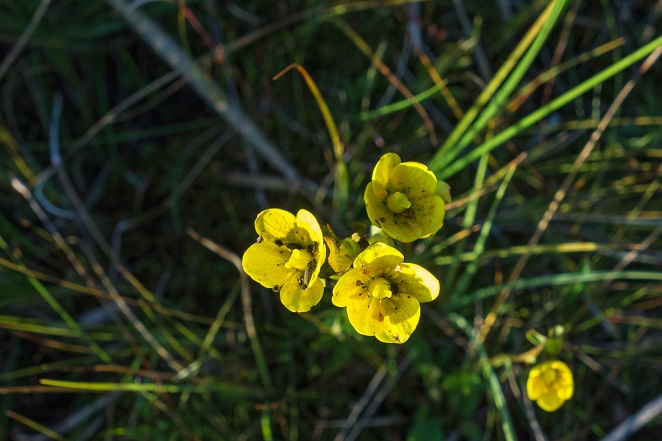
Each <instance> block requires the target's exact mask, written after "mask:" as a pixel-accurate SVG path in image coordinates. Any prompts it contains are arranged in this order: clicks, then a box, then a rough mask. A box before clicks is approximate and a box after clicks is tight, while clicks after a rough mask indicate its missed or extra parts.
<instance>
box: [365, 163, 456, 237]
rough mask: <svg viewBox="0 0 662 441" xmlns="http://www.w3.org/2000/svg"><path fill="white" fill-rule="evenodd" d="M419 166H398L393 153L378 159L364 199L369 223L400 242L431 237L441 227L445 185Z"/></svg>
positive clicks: (422, 166) (407, 164) (446, 192)
mask: <svg viewBox="0 0 662 441" xmlns="http://www.w3.org/2000/svg"><path fill="white" fill-rule="evenodd" d="M439 184H441V185H438V183H437V177H436V176H435V175H434V173H432V172H431V171H430V170H428V168H427V167H426V166H425V165H424V164H421V163H419V162H401V161H400V157H399V156H398V155H396V154H395V153H387V154H385V155H384V156H382V157H381V159H380V160H379V162H377V165H375V169H374V170H373V172H372V182H370V183H368V186H367V187H366V189H365V194H364V195H363V199H364V201H365V205H366V210H367V211H368V217H369V218H370V221H371V222H372V223H373V224H374V225H376V226H378V227H380V228H381V229H382V230H383V231H384V232H385V233H386V234H388V235H389V236H391V237H392V238H394V239H397V240H399V241H402V242H413V241H414V240H416V239H420V238H422V237H427V236H430V235H432V234H434V233H436V232H437V231H439V229H440V228H441V227H442V225H443V224H444V215H445V210H444V207H445V204H444V200H450V192H449V191H448V185H447V184H445V183H442V182H440V183H439Z"/></svg>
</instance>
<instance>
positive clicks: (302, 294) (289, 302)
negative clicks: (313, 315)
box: [280, 279, 324, 312]
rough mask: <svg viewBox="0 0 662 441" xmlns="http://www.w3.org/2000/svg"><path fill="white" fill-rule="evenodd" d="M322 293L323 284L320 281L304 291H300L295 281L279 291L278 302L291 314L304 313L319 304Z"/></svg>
mask: <svg viewBox="0 0 662 441" xmlns="http://www.w3.org/2000/svg"><path fill="white" fill-rule="evenodd" d="M322 293H324V284H323V283H322V281H321V280H320V279H317V280H316V281H315V282H314V283H313V284H312V285H311V286H309V287H308V289H306V290H303V289H301V287H300V286H299V283H298V282H297V281H296V280H291V281H290V282H288V283H286V284H285V286H283V288H282V289H281V290H280V301H281V302H282V303H283V305H285V307H286V308H287V309H289V310H290V311H292V312H306V311H310V310H311V309H312V307H313V306H315V305H317V304H318V303H319V301H320V299H321V298H322Z"/></svg>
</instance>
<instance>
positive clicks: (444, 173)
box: [438, 36, 662, 179]
mask: <svg viewBox="0 0 662 441" xmlns="http://www.w3.org/2000/svg"><path fill="white" fill-rule="evenodd" d="M660 46H662V36H661V37H658V38H656V39H655V40H653V41H651V42H650V43H648V44H646V45H644V46H642V47H641V48H639V49H638V50H636V51H634V52H633V53H631V54H630V55H628V56H626V57H623V58H622V59H621V60H619V61H618V62H616V63H614V64H612V65H611V66H609V67H608V68H606V69H604V70H603V71H602V72H600V73H598V74H596V75H594V76H592V77H591V78H589V79H588V80H586V81H584V82H582V83H580V84H579V85H577V86H575V87H573V88H572V89H570V90H569V91H567V92H566V93H564V94H563V95H561V96H560V97H558V98H556V99H554V100H552V101H551V102H550V103H548V104H546V105H544V106H542V107H541V108H539V109H538V110H536V111H534V112H532V113H531V114H529V115H528V116H526V117H524V118H522V119H521V120H520V121H519V122H517V123H515V124H513V125H512V126H510V127H508V128H507V129H505V130H504V131H502V132H500V133H498V134H496V135H495V136H494V137H493V138H492V139H490V140H489V141H486V142H485V143H483V144H482V145H480V146H478V147H476V148H475V149H473V150H472V151H471V152H470V153H468V154H467V155H466V156H463V157H462V158H460V159H459V160H457V161H455V162H453V163H451V164H450V165H449V166H448V167H446V168H444V169H442V170H439V171H438V174H439V178H440V179H448V178H450V177H451V176H453V175H455V174H456V173H457V172H459V171H461V170H463V169H464V168H465V167H466V166H467V165H468V164H470V163H471V162H473V161H475V160H476V159H478V158H480V156H481V155H483V154H484V153H488V152H491V151H492V150H494V149H495V148H497V147H499V146H500V145H502V144H503V143H505V142H506V141H509V140H510V139H511V138H513V137H514V136H516V135H517V134H519V133H520V132H522V131H523V130H525V129H527V128H529V127H531V126H532V125H533V124H535V123H537V122H538V121H540V120H541V119H543V118H545V117H546V116H547V115H549V114H550V113H552V112H554V111H556V110H558V109H559V108H561V107H563V106H565V105H566V104H568V103H569V102H571V101H572V100H574V99H575V98H577V97H579V96H580V95H582V94H584V93H586V92H588V91H589V90H591V89H592V88H593V87H595V86H597V85H598V84H601V83H603V82H604V81H606V80H608V79H609V78H611V77H613V76H614V75H616V74H618V73H619V72H621V71H623V70H624V69H627V68H628V67H630V66H631V65H633V64H634V63H636V62H637V61H639V60H641V59H642V58H644V57H645V56H647V55H648V54H650V53H651V52H653V51H654V50H655V49H657V48H658V47H660Z"/></svg>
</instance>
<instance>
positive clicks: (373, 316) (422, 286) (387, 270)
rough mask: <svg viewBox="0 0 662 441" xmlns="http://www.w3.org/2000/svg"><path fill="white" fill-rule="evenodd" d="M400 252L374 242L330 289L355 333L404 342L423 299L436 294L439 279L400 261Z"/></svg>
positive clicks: (401, 257) (412, 330) (392, 341)
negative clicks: (344, 310)
mask: <svg viewBox="0 0 662 441" xmlns="http://www.w3.org/2000/svg"><path fill="white" fill-rule="evenodd" d="M403 260H404V258H403V256H402V254H401V253H400V252H399V251H398V250H396V249H395V248H392V247H390V246H388V245H386V244H384V243H381V242H376V243H374V244H372V245H370V246H369V247H368V248H366V249H365V250H364V251H363V252H362V253H361V254H359V255H358V256H357V257H356V259H354V268H352V269H351V270H349V271H348V272H346V273H345V274H343V276H342V277H341V278H340V280H338V283H337V284H336V286H335V287H334V288H333V298H332V301H333V304H334V305H336V306H339V307H347V316H348V317H349V322H350V323H351V324H352V326H354V329H356V332H358V333H359V334H362V335H368V336H373V335H374V336H375V337H377V339H378V340H379V341H383V342H385V343H404V342H405V341H407V339H408V338H409V336H410V335H411V334H412V333H413V332H414V330H415V329H416V325H417V324H418V320H419V318H420V316H421V305H420V303H422V302H429V301H431V300H434V299H435V298H437V296H438V295H439V281H438V280H437V279H436V278H435V277H434V276H433V275H432V274H430V273H429V272H428V271H427V270H426V269H425V268H422V267H420V266H418V265H415V264H413V263H403Z"/></svg>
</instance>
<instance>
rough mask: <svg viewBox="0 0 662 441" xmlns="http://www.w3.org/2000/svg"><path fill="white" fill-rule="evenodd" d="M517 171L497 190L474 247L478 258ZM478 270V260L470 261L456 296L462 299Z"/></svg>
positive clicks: (461, 278)
mask: <svg viewBox="0 0 662 441" xmlns="http://www.w3.org/2000/svg"><path fill="white" fill-rule="evenodd" d="M516 169H517V168H516V167H511V169H510V170H509V171H508V173H507V174H506V176H505V177H504V178H503V181H502V182H501V185H499V189H498V190H497V192H496V194H495V195H494V201H493V202H492V206H491V207H490V210H489V212H488V213H487V217H486V218H485V221H484V222H483V226H482V228H481V230H480V233H479V234H478V238H477V239H476V242H475V244H474V247H473V253H475V254H476V256H477V257H480V256H481V255H482V254H483V252H484V251H485V242H486V241H487V238H488V237H489V235H490V231H491V229H492V225H493V223H494V217H495V216H496V213H497V209H498V208H499V205H500V204H501V201H502V200H503V197H504V195H505V193H506V189H507V188H508V185H509V184H510V180H511V179H512V177H513V175H514V174H515V170H516ZM477 270H478V262H477V259H476V260H472V261H470V262H469V264H468V265H467V267H466V268H465V269H464V271H463V272H462V276H461V277H460V279H459V280H458V281H457V283H456V284H455V287H454V289H453V295H454V296H457V297H460V296H462V295H463V294H464V293H465V291H466V290H467V287H468V286H469V283H470V282H471V280H472V278H473V276H474V275H475V274H476V271H477Z"/></svg>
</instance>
